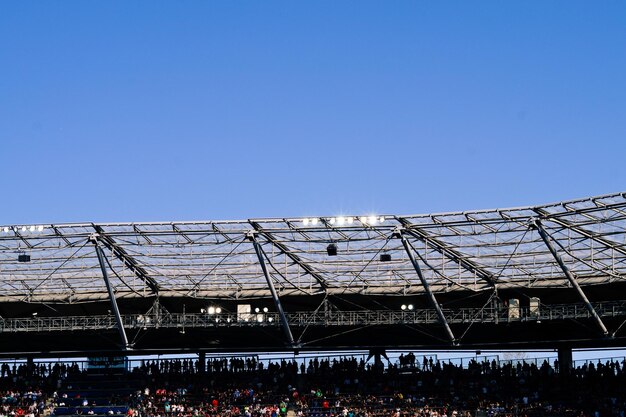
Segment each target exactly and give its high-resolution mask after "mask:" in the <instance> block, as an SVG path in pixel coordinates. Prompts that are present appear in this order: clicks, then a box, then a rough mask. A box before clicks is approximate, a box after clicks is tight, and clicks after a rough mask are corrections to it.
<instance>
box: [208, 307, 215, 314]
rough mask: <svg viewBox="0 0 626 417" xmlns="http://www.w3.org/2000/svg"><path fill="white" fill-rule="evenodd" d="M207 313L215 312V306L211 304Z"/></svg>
mask: <svg viewBox="0 0 626 417" xmlns="http://www.w3.org/2000/svg"><path fill="white" fill-rule="evenodd" d="M208 311H209V314H215V307H213V306H211V307H209V310H208Z"/></svg>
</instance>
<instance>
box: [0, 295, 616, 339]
mask: <svg viewBox="0 0 626 417" xmlns="http://www.w3.org/2000/svg"><path fill="white" fill-rule="evenodd" d="M593 306H594V308H595V310H596V311H597V312H598V315H599V316H601V317H624V316H626V301H611V302H600V303H594V304H593ZM443 313H444V315H445V318H446V320H447V321H448V322H449V323H452V324H459V323H467V324H469V323H493V324H498V323H510V322H526V321H529V322H530V321H550V320H565V319H587V318H590V317H591V315H590V313H589V310H588V309H587V308H586V307H585V306H584V304H582V303H580V304H553V305H542V306H541V308H540V309H530V308H529V307H521V308H519V310H516V311H515V314H510V310H509V309H507V308H502V307H500V308H496V307H486V308H460V309H443ZM286 316H287V319H288V322H289V325H290V326H293V327H306V326H323V327H332V326H345V327H351V326H368V325H383V326H384V325H388V326H393V325H404V324H437V323H439V320H438V317H437V313H436V311H435V310H434V309H416V310H411V311H406V310H405V311H397V310H357V311H331V312H328V311H326V312H323V311H322V312H315V311H299V312H290V313H286ZM122 322H123V324H124V327H125V328H128V329H146V330H147V329H159V328H164V329H172V328H179V329H181V330H182V329H186V328H187V329H193V328H225V327H276V328H278V327H280V320H279V317H278V313H274V312H269V313H261V314H253V313H250V314H237V313H230V312H226V313H220V314H208V313H160V314H124V315H122ZM116 328H117V324H116V320H115V316H113V315H91V316H65V317H40V316H37V317H24V318H4V319H0V333H17V332H56V331H81V330H113V329H116Z"/></svg>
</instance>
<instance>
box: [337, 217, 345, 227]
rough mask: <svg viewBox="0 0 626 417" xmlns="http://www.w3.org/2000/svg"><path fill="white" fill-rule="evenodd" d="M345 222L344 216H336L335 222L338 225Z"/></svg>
mask: <svg viewBox="0 0 626 417" xmlns="http://www.w3.org/2000/svg"><path fill="white" fill-rule="evenodd" d="M345 223H346V218H345V217H343V216H341V217H337V224H338V225H339V226H343V225H344V224H345Z"/></svg>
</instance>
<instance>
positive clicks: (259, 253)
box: [246, 232, 296, 347]
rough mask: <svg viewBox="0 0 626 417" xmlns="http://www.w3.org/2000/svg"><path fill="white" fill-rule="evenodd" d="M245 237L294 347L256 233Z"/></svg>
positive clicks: (292, 345)
mask: <svg viewBox="0 0 626 417" xmlns="http://www.w3.org/2000/svg"><path fill="white" fill-rule="evenodd" d="M246 238H247V239H248V240H250V241H251V242H252V245H253V246H254V251H255V252H256V256H257V257H258V258H259V264H261V269H262V270H263V275H264V276H265V280H266V281H267V286H268V287H269V289H270V292H271V293H272V298H273V299H274V305H276V310H277V311H278V316H279V317H280V323H281V325H282V327H283V332H284V333H285V337H286V338H287V341H288V342H289V345H290V346H291V347H296V342H295V341H294V339H293V334H292V333H291V329H290V328H289V322H288V321H287V316H285V311H284V310H283V305H282V304H281V302H280V298H278V293H277V292H276V288H274V282H273V281H272V277H271V276H270V274H269V272H268V271H267V266H266V265H265V259H264V258H263V253H262V251H261V247H260V245H259V242H258V241H257V240H256V233H254V232H249V233H248V234H247V235H246Z"/></svg>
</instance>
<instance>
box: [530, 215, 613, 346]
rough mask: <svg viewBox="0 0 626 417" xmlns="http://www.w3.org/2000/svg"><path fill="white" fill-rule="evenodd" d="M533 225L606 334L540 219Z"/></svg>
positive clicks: (598, 317) (599, 319)
mask: <svg viewBox="0 0 626 417" xmlns="http://www.w3.org/2000/svg"><path fill="white" fill-rule="evenodd" d="M533 226H535V228H536V229H537V231H538V232H539V236H541V239H542V240H543V243H545V244H546V246H547V247H548V250H550V253H551V254H552V257H554V259H555V260H556V262H557V263H558V264H559V266H560V267H561V271H563V274H565V277H566V278H567V279H568V281H569V282H570V284H572V287H574V289H575V290H576V292H577V293H578V296H579V297H580V299H581V300H582V301H583V303H584V304H585V307H586V308H587V310H588V311H589V314H591V317H593V319H594V320H595V322H596V324H597V325H598V327H599V328H600V330H601V331H602V334H603V335H604V336H607V335H608V334H609V331H608V330H607V329H606V326H605V325H604V323H603V322H602V319H601V318H600V316H599V315H598V313H597V311H596V310H595V309H594V308H593V306H592V305H591V303H590V302H589V299H588V298H587V296H586V295H585V293H584V291H583V289H582V288H580V285H579V284H578V281H576V278H575V277H574V275H573V274H572V273H571V272H570V270H569V269H568V268H567V265H565V262H563V259H562V258H561V256H560V255H559V253H558V252H557V251H556V248H555V247H554V245H552V242H550V237H549V235H548V233H547V232H546V230H545V229H544V228H543V225H542V224H541V221H540V220H539V219H535V221H534V222H533Z"/></svg>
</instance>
